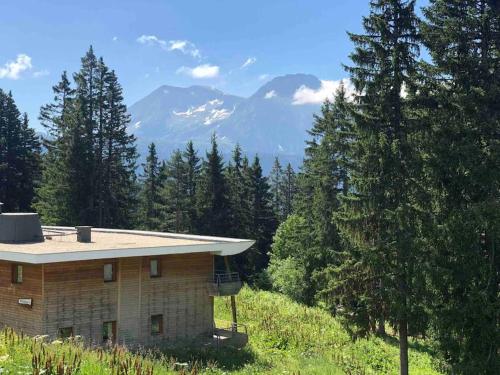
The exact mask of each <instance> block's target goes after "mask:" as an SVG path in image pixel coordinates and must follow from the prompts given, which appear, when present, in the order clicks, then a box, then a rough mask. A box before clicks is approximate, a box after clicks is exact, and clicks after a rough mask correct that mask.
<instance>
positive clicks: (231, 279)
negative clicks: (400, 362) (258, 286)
mask: <svg viewBox="0 0 500 375" xmlns="http://www.w3.org/2000/svg"><path fill="white" fill-rule="evenodd" d="M241 287H242V283H241V280H240V275H239V274H238V272H226V273H215V274H214V277H213V280H212V282H211V283H210V285H209V294H210V295H211V296H234V295H236V294H238V293H239V291H240V289H241Z"/></svg>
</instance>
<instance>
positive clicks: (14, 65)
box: [0, 53, 33, 79]
mask: <svg viewBox="0 0 500 375" xmlns="http://www.w3.org/2000/svg"><path fill="white" fill-rule="evenodd" d="M32 67H33V65H32V64H31V57H29V56H28V55H26V54H24V53H20V54H19V55H17V57H16V60H15V61H7V62H6V63H5V64H4V66H2V67H0V78H8V79H19V78H20V77H21V74H22V73H23V72H24V71H26V70H30V69H31V68H32Z"/></svg>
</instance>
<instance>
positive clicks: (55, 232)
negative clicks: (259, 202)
mask: <svg viewBox="0 0 500 375" xmlns="http://www.w3.org/2000/svg"><path fill="white" fill-rule="evenodd" d="M42 229H43V235H44V237H45V241H43V242H31V243H0V259H2V260H8V261H13V262H23V263H33V264H42V263H56V262H68V261H81V260H92V259H108V258H125V257H135V256H155V255H167V254H190V253H200V252H210V253H213V254H215V255H222V256H226V255H235V254H239V253H241V252H243V251H245V250H246V249H248V248H249V247H250V246H252V245H253V243H254V241H252V240H243V239H235V238H223V237H208V236H195V235H188V234H175V233H161V232H145V231H135V230H118V229H101V228H92V242H90V243H83V242H78V241H77V240H76V230H75V228H71V227H47V226H44V227H42Z"/></svg>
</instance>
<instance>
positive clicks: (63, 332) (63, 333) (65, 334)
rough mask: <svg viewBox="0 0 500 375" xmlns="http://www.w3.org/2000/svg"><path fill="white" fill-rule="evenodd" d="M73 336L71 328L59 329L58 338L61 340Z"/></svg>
mask: <svg viewBox="0 0 500 375" xmlns="http://www.w3.org/2000/svg"><path fill="white" fill-rule="evenodd" d="M72 336H73V327H64V328H59V337H60V338H61V339H67V338H70V337H72Z"/></svg>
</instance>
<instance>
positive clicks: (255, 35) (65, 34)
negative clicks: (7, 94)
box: [0, 0, 425, 125]
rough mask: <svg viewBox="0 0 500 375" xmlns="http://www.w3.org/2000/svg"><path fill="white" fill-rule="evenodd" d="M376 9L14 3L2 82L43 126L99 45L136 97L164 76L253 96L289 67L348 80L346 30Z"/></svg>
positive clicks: (333, 4)
mask: <svg viewBox="0 0 500 375" xmlns="http://www.w3.org/2000/svg"><path fill="white" fill-rule="evenodd" d="M424 2H425V1H424V0H422V1H420V3H419V5H422V4H423V3H424ZM366 14H368V0H351V1H333V0H309V1H307V0H303V1H299V0H272V1H271V0H267V1H265V0H252V1H241V0H198V1H190V0H184V1H181V0H169V1H167V0H143V1H139V0H136V1H131V0H120V1H118V0H100V1H96V0H87V1H78V0H75V1H73V0H50V1H49V0H46V1H41V0H24V1H22V2H21V1H19V2H5V3H4V4H2V11H1V12H0V46H1V48H0V88H2V89H3V90H12V92H13V94H14V98H15V100H16V102H17V104H18V106H19V107H20V110H21V111H23V112H24V111H26V112H28V114H29V116H30V118H31V120H32V124H34V125H36V124H37V122H38V121H37V120H36V117H37V116H38V111H39V108H40V106H41V105H42V104H44V103H47V102H49V101H50V100H51V98H52V92H51V87H52V85H54V84H55V83H57V81H58V79H59V77H60V75H61V73H62V72H63V71H64V70H67V71H68V72H74V71H75V70H77V69H78V66H79V61H80V57H81V56H83V54H84V53H85V51H86V50H87V49H88V47H89V45H93V46H94V50H95V52H96V54H97V55H99V56H103V57H104V59H105V62H106V63H107V65H108V66H110V67H111V68H113V69H115V71H116V72H117V75H118V78H119V80H120V82H121V83H122V85H123V88H124V95H125V100H126V103H127V104H129V105H130V104H133V103H134V102H135V101H137V100H139V99H141V98H142V97H144V96H145V95H147V94H148V93H150V92H151V91H153V90H154V89H156V88H157V87H158V86H160V85H162V84H169V85H178V86H189V85H193V84H202V85H209V86H214V87H217V88H219V89H221V90H223V91H225V92H228V93H231V94H237V95H242V96H248V95H251V94H252V93H253V92H254V91H255V90H256V89H257V88H258V87H259V86H260V85H262V84H263V83H264V82H265V81H266V80H268V79H271V78H272V77H275V76H278V75H283V74H287V73H310V74H314V75H316V76H317V77H318V78H320V79H322V80H339V79H341V78H344V77H345V76H346V74H345V72H344V71H343V69H342V67H341V63H348V62H349V59H348V55H349V52H350V51H351V49H352V46H351V43H350V41H349V39H348V37H347V35H346V31H347V30H349V31H353V32H359V31H361V17H362V16H363V15H366ZM245 63H246V64H245Z"/></svg>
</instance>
